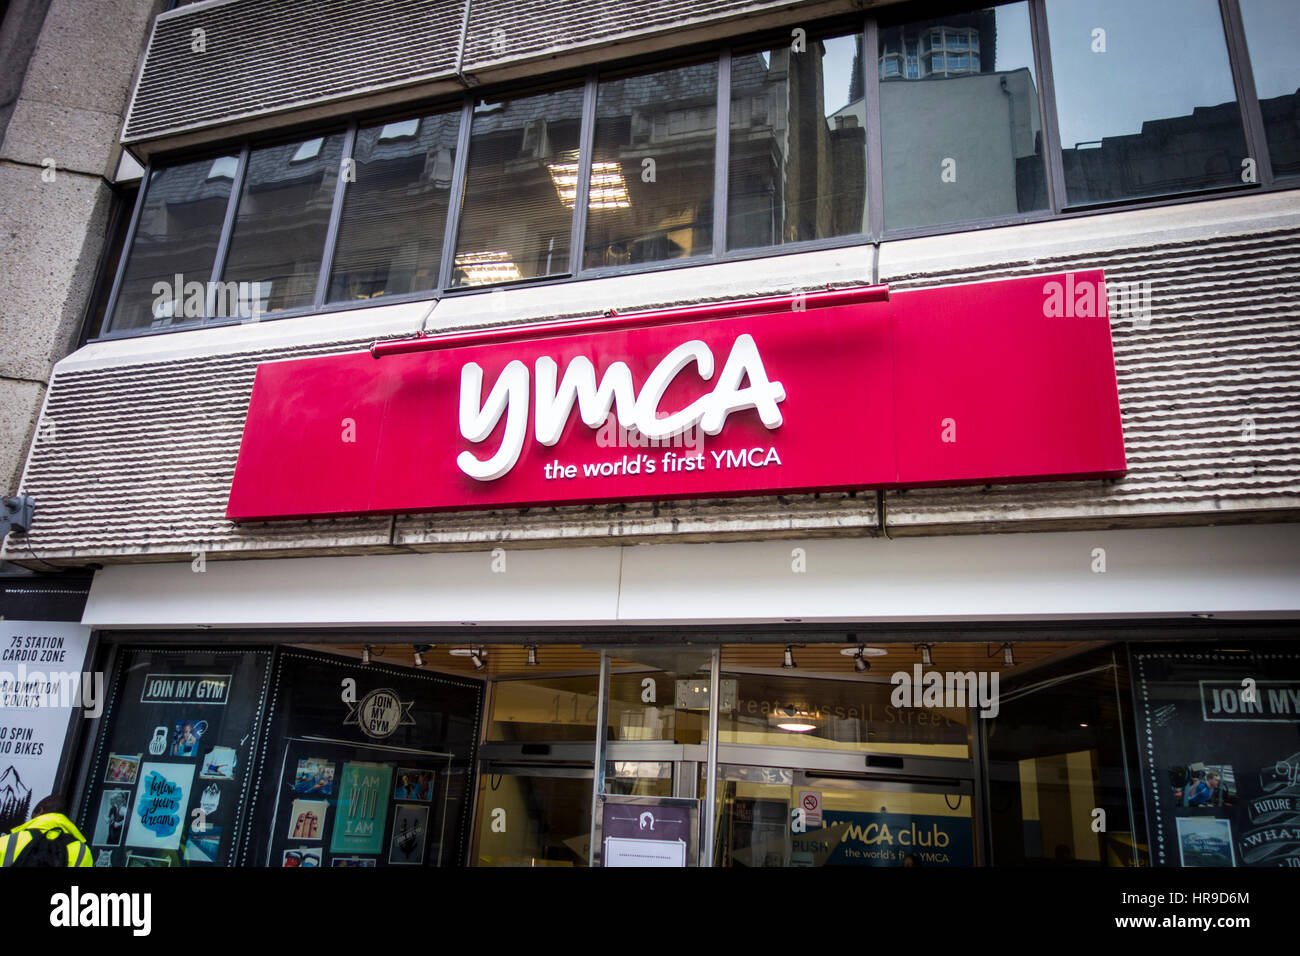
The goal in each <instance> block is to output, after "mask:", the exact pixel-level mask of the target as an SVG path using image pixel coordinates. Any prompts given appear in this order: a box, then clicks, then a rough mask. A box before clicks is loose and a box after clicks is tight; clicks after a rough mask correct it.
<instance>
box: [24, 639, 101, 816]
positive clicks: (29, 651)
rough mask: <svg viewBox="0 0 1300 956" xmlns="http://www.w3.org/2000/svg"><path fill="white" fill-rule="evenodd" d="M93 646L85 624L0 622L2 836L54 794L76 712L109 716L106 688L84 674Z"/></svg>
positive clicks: (92, 677)
mask: <svg viewBox="0 0 1300 956" xmlns="http://www.w3.org/2000/svg"><path fill="white" fill-rule="evenodd" d="M89 643H90V628H88V627H82V626H81V625H80V624H68V623H64V622H53V621H0V833H6V832H8V831H9V830H12V829H13V828H14V827H16V826H18V825H19V824H21V823H25V822H27V820H29V819H30V818H31V810H32V807H34V806H35V805H36V804H37V803H38V802H40V800H41V799H43V798H44V797H47V796H49V795H50V793H51V792H52V791H53V789H54V776H55V774H56V773H57V771H58V768H59V758H60V757H61V756H62V755H63V740H64V737H65V736H66V734H67V731H68V721H69V720H70V719H71V718H72V714H73V712H74V710H75V709H76V707H77V706H80V705H82V704H84V705H85V707H86V711H87V713H90V714H92V715H94V716H98V714H99V712H100V711H101V710H102V708H103V704H104V686H103V680H102V679H100V680H98V681H96V680H95V677H94V675H91V674H85V673H84V672H83V668H84V666H85V660H86V647H87V645H88V644H89Z"/></svg>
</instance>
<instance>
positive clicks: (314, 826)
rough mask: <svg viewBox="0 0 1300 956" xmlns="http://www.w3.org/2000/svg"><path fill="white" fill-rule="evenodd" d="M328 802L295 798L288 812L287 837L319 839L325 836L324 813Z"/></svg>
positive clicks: (292, 838)
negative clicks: (291, 808) (291, 809)
mask: <svg viewBox="0 0 1300 956" xmlns="http://www.w3.org/2000/svg"><path fill="white" fill-rule="evenodd" d="M328 808H329V804H328V803H327V802H326V801H324V800H295V801H294V802H293V811H292V812H291V813H290V814H289V839H291V840H320V839H322V838H323V837H324V836H325V813H326V811H327V810H328Z"/></svg>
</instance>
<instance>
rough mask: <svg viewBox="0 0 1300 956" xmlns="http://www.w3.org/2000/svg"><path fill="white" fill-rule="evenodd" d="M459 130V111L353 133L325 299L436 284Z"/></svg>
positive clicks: (364, 296) (419, 288)
mask: <svg viewBox="0 0 1300 956" xmlns="http://www.w3.org/2000/svg"><path fill="white" fill-rule="evenodd" d="M459 131H460V110H455V111H453V112H447V113H436V114H434V115H432V116H426V117H423V118H416V119H410V120H404V121H402V122H398V123H383V124H379V125H373V126H363V127H361V128H360V129H359V130H358V131H357V136H356V143H355V145H354V146H353V149H352V159H353V161H354V162H355V164H356V167H355V173H356V181H355V182H348V183H346V184H345V186H344V188H345V189H346V190H347V191H346V193H345V194H344V199H343V215H342V218H341V219H340V222H339V237H338V243H337V246H336V249H335V253H334V268H333V273H332V275H331V276H330V286H329V298H330V300H331V301H340V300H356V299H372V298H375V297H377V296H382V295H401V294H403V293H409V292H421V291H425V290H428V289H433V288H436V287H437V285H438V268H439V265H440V264H441V261H442V245H443V231H444V230H445V228H446V225H447V206H448V203H449V201H450V196H451V185H452V171H453V168H454V166H455V162H456V139H457V135H458V133H459Z"/></svg>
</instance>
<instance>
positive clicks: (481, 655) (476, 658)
mask: <svg viewBox="0 0 1300 956" xmlns="http://www.w3.org/2000/svg"><path fill="white" fill-rule="evenodd" d="M447 653H448V654H450V655H451V656H452V657H468V658H469V659H470V660H471V661H473V662H474V670H476V671H481V670H482V669H483V668H484V666H486V665H485V664H484V661H486V660H487V649H486V648H482V647H453V648H451V649H450V650H448V651H447Z"/></svg>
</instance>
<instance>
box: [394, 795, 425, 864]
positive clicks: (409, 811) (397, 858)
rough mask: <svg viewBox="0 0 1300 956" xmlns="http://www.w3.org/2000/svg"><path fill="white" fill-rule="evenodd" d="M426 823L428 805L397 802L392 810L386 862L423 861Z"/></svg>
mask: <svg viewBox="0 0 1300 956" xmlns="http://www.w3.org/2000/svg"><path fill="white" fill-rule="evenodd" d="M428 823H429V808H428V807H422V806H419V805H412V804H404V803H399V804H398V805H397V807H396V808H394V810H393V839H392V845H391V846H390V847H389V850H388V862H389V863H400V864H415V863H423V862H424V844H425V842H426V838H427V837H428Z"/></svg>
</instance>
